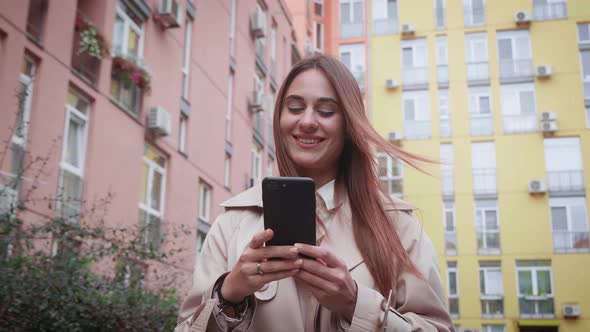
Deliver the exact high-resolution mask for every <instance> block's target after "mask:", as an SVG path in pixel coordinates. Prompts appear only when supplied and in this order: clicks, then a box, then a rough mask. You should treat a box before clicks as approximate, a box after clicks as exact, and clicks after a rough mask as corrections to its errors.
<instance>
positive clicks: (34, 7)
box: [27, 0, 49, 43]
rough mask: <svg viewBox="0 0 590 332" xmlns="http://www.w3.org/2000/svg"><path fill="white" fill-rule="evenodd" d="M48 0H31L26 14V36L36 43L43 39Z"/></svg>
mask: <svg viewBox="0 0 590 332" xmlns="http://www.w3.org/2000/svg"><path fill="white" fill-rule="evenodd" d="M48 6H49V3H48V0H31V2H30V3H29V13H28V16H27V37H29V38H31V39H32V40H33V41H35V42H37V43H41V42H42V41H43V33H44V30H45V19H46V17H47V8H48Z"/></svg>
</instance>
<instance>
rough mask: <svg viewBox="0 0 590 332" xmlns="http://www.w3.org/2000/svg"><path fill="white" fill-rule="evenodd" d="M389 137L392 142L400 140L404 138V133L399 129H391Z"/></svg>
mask: <svg viewBox="0 0 590 332" xmlns="http://www.w3.org/2000/svg"><path fill="white" fill-rule="evenodd" d="M387 139H388V140H389V141H390V142H399V141H401V139H402V133H400V132H399V131H390V132H389V133H388V134H387Z"/></svg>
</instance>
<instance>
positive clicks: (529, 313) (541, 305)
mask: <svg viewBox="0 0 590 332" xmlns="http://www.w3.org/2000/svg"><path fill="white" fill-rule="evenodd" d="M518 306H519V308H520V317H521V318H554V317H555V307H554V304H553V296H521V297H519V299H518Z"/></svg>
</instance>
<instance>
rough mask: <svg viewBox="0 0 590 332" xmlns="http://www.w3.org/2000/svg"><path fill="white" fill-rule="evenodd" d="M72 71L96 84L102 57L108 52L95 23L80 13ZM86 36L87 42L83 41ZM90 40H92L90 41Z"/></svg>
mask: <svg viewBox="0 0 590 332" xmlns="http://www.w3.org/2000/svg"><path fill="white" fill-rule="evenodd" d="M74 30H75V33H74V42H73V44H72V45H73V47H72V72H73V73H74V74H76V75H77V76H78V77H80V78H81V79H82V80H83V81H85V82H86V83H88V84H90V85H92V86H95V85H96V83H97V81H98V73H99V72H100V63H101V59H102V57H103V56H104V55H105V54H107V53H108V50H107V46H106V41H105V39H104V37H103V36H102V35H101V33H100V32H99V31H98V30H97V28H96V27H95V26H94V24H93V23H92V22H91V21H89V20H88V19H86V18H85V16H84V15H83V14H82V13H80V12H79V13H78V16H77V17H76V24H75V27H74ZM83 35H84V36H85V37H84V38H86V39H85V40H86V41H87V42H86V43H83V42H82V39H83V38H82V36H83ZM88 41H90V42H88Z"/></svg>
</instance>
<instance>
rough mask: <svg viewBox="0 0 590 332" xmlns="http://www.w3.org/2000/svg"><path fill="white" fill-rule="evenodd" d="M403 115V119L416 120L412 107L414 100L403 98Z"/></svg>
mask: <svg viewBox="0 0 590 332" xmlns="http://www.w3.org/2000/svg"><path fill="white" fill-rule="evenodd" d="M404 117H405V120H416V110H415V109H414V100H412V99H406V100H404Z"/></svg>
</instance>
